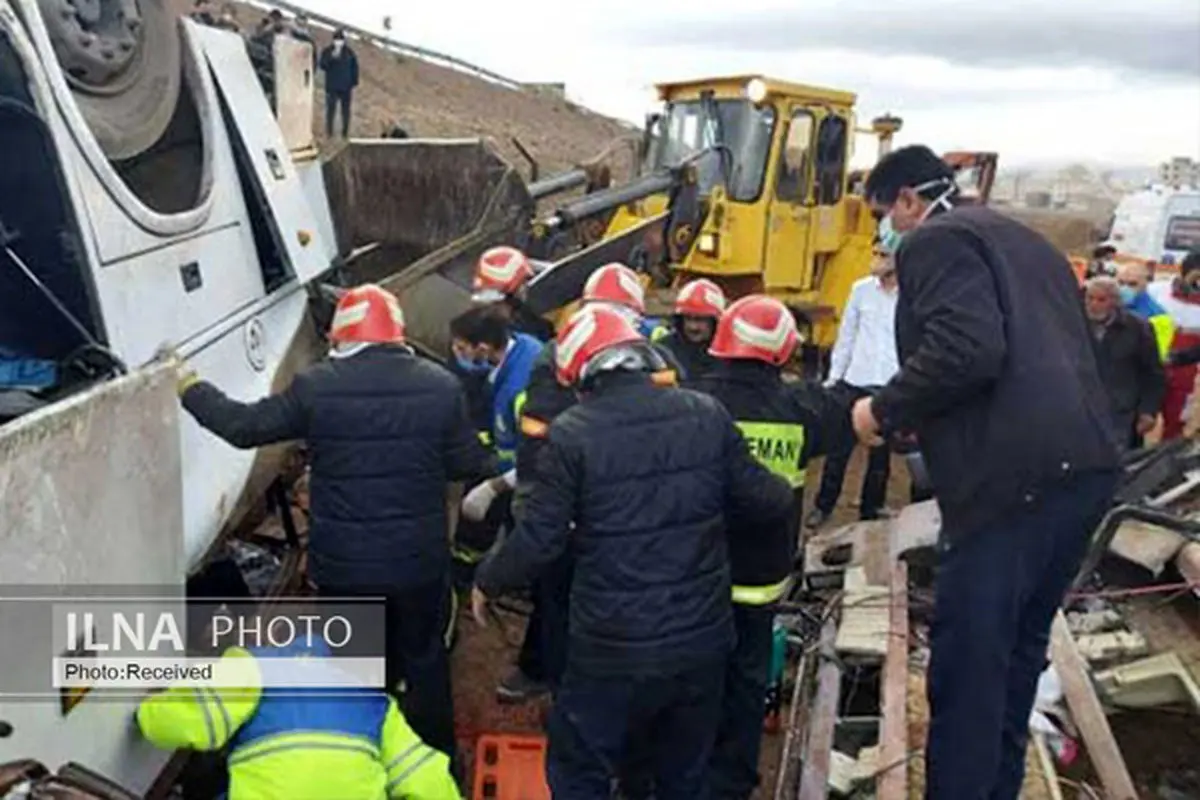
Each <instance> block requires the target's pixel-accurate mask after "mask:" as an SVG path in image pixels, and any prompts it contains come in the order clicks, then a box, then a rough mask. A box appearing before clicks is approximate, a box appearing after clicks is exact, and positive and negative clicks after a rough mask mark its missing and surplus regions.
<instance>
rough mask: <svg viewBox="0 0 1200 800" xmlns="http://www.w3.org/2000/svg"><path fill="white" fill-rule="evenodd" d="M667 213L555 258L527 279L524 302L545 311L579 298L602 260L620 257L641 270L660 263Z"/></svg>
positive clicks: (621, 260)
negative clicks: (527, 289)
mask: <svg viewBox="0 0 1200 800" xmlns="http://www.w3.org/2000/svg"><path fill="white" fill-rule="evenodd" d="M667 216H668V215H667V213H666V212H663V213H661V214H658V215H656V216H653V217H651V218H650V219H647V220H645V221H644V222H641V223H639V224H637V225H635V226H633V227H632V228H629V229H627V230H625V231H622V232H621V233H618V234H617V235H616V236H612V237H610V238H608V239H604V240H603V241H600V242H597V243H596V244H594V245H592V246H591V247H588V248H586V249H584V250H580V251H578V252H576V253H572V254H571V255H569V256H567V257H566V258H564V259H562V260H560V261H556V262H554V264H552V265H551V266H550V267H549V268H548V269H546V270H545V271H544V272H541V273H539V274H538V275H537V277H535V278H534V279H533V280H532V281H530V283H529V294H528V297H527V298H526V301H525V302H526V304H527V305H528V306H529V307H530V309H532V310H533V311H535V312H536V313H538V314H548V313H550V312H552V311H555V310H557V309H559V308H562V307H563V306H565V305H568V304H570V303H571V302H573V301H575V300H578V299H579V296H580V295H581V294H582V293H583V286H584V284H585V283H587V279H588V278H589V277H590V276H591V274H592V273H593V272H595V271H596V270H597V269H598V268H600V267H602V266H604V265H605V264H608V263H611V262H613V261H619V262H621V263H624V264H628V265H629V266H631V267H633V268H634V269H636V270H638V271H642V272H644V271H646V270H647V269H649V268H650V267H651V266H653V265H655V264H659V263H661V262H662V260H663V258H664V256H665V251H664V247H665V245H664V241H665V240H664V237H663V231H664V229H665V228H666V224H667Z"/></svg>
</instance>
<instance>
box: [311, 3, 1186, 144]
mask: <svg viewBox="0 0 1200 800" xmlns="http://www.w3.org/2000/svg"><path fill="white" fill-rule="evenodd" d="M294 2H298V3H299V4H302V5H305V6H307V7H310V8H311V9H313V10H314V11H316V12H318V13H325V14H329V15H330V16H336V17H338V18H340V19H344V20H345V21H347V22H350V23H352V24H357V25H361V26H362V27H365V28H370V29H372V30H380V21H381V20H382V18H383V17H384V16H385V15H391V16H392V19H393V29H392V35H393V36H395V37H396V38H398V39H400V40H402V41H406V42H411V43H413V44H419V45H422V46H425V47H429V48H433V49H437V50H442V51H445V52H449V53H453V54H454V55H457V56H459V57H460V58H463V59H466V60H468V61H472V62H474V63H477V64H480V65H482V66H485V67H488V68H490V69H493V70H495V71H497V72H499V73H501V74H504V75H508V76H510V77H512V78H515V79H517V80H522V81H563V82H565V83H566V84H567V91H568V93H569V94H570V95H571V96H572V97H574V98H575V99H577V100H579V101H580V102H583V103H585V104H586V105H589V106H591V107H593V108H595V109H597V110H599V111H602V112H605V113H608V114H612V115H614V116H618V117H622V118H625V119H629V120H633V121H640V120H641V119H642V117H643V114H644V113H645V111H647V110H649V108H650V107H651V104H652V97H653V95H652V89H651V86H652V84H653V83H654V82H656V81H660V80H669V79H673V78H687V77H698V76H702V75H720V74H738V73H747V72H748V73H763V74H767V75H771V76H774V77H779V78H784V79H788V80H794V81H799V82H804V83H810V84H817V85H824V86H831V87H835V88H839V89H848V90H850V91H854V92H856V93H857V94H858V96H859V109H858V114H859V119H860V121H866V120H869V119H870V118H871V117H873V116H876V115H878V114H880V113H883V112H891V113H894V114H897V115H899V116H901V117H902V118H903V119H904V121H905V128H904V130H903V131H902V132H901V133H900V134H899V136H898V137H897V140H898V142H900V143H905V142H917V141H922V142H926V143H928V144H930V145H932V146H934V147H935V148H937V149H940V150H948V149H994V150H997V151H999V152H1000V154H1001V164H1002V165H1004V164H1007V165H1008V166H1013V165H1025V164H1028V165H1035V166H1036V165H1040V164H1045V163H1051V162H1062V161H1071V160H1089V161H1097V162H1105V163H1111V164H1121V165H1142V164H1144V165H1153V164H1156V163H1158V162H1159V161H1162V160H1163V159H1165V158H1167V157H1169V156H1172V155H1190V156H1192V157H1197V156H1200V0H1041V2H1030V0H1003V2H990V3H988V2H984V3H980V2H977V0H903V2H900V0H888V1H886V2H885V0H735V1H734V2H721V3H718V2H716V0H706V2H696V0H651V1H649V2H647V1H646V0H606V1H605V2H603V3H590V2H587V3H569V2H563V1H562V0H555V1H554V2H552V1H551V0H502V1H501V2H497V1H496V0H437V2H424V3H410V2H402V0H294ZM704 6H709V8H710V9H711V10H708V11H697V9H700V8H703V7H704ZM859 150H860V152H859V158H857V159H856V160H859V161H862V160H863V159H864V158H866V159H868V160H869V157H870V156H872V155H873V151H872V149H871V148H870V147H869V146H868V143H867V142H866V141H863V142H860V148H859Z"/></svg>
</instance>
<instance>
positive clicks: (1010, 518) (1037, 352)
mask: <svg viewBox="0 0 1200 800" xmlns="http://www.w3.org/2000/svg"><path fill="white" fill-rule="evenodd" d="M956 194H957V187H956V186H955V182H954V172H953V170H952V169H951V168H950V167H949V166H948V165H947V164H946V163H945V162H944V161H942V159H941V158H939V157H938V156H937V154H936V153H934V152H933V151H932V150H930V149H929V148H928V147H924V146H921V145H917V146H911V147H903V148H900V149H898V150H894V151H892V152H891V153H889V154H888V155H887V156H885V157H884V158H882V159H880V161H879V163H878V164H876V165H875V167H874V168H873V169H872V170H871V174H870V176H869V177H868V178H867V189H866V201H867V202H868V204H869V205H870V206H871V209H872V212H873V213H874V214H875V215H876V218H877V219H879V220H880V222H879V241H880V245H881V247H882V248H883V249H884V250H885V251H886V252H889V253H892V254H893V255H894V257H895V260H896V276H897V278H898V279H899V281H900V294H899V300H898V303H897V306H896V342H897V346H898V349H899V354H900V371H899V372H898V373H896V375H895V377H893V378H892V379H891V380H890V381H889V382H888V383H887V385H886V386H884V387H883V388H882V389H881V390H880V391H879V392H878V393H877V394H875V395H874V396H873V397H866V398H863V399H861V400H858V401H857V402H856V403H855V405H854V408H853V410H852V421H853V424H854V429H855V433H856V434H857V435H858V437H859V440H860V441H862V442H863V443H864V444H868V445H875V444H879V443H880V442H881V441H882V440H883V439H884V438H885V437H889V436H891V435H892V433H893V432H897V433H908V432H914V433H916V435H917V437H918V440H919V443H920V448H921V454H922V456H923V458H924V461H925V463H926V465H927V466H928V468H929V472H930V475H931V476H932V479H933V485H934V488H935V490H936V492H937V502H938V506H939V508H940V510H941V515H942V529H941V546H940V547H939V548H938V564H937V570H938V572H937V582H936V584H937V585H936V597H935V601H934V619H935V620H936V622H935V624H934V626H933V629H932V631H931V656H930V664H929V673H928V678H929V701H930V708H931V712H932V718H931V721H930V729H929V739H928V744H927V746H926V771H925V772H926V776H927V778H926V797H927V798H929V800H964V798H983V797H986V798H990V799H991V800H1016V798H1017V795H1018V793H1019V792H1020V789H1021V782H1022V778H1023V776H1024V772H1025V751H1026V745H1027V743H1028V737H1029V712H1030V709H1031V708H1032V706H1033V699H1034V693H1035V690H1036V687H1037V681H1038V676H1039V675H1040V674H1041V672H1042V670H1043V669H1044V667H1045V665H1046V647H1047V643H1048V640H1049V633H1050V623H1051V621H1052V620H1053V618H1054V615H1055V612H1056V611H1057V610H1058V607H1059V606H1060V604H1061V603H1062V600H1063V595H1064V594H1065V592H1066V590H1067V587H1068V586H1069V585H1070V583H1071V581H1072V579H1073V578H1074V577H1075V574H1076V572H1077V571H1078V569H1079V567H1080V564H1081V562H1082V560H1083V556H1084V553H1085V552H1086V550H1087V547H1088V543H1089V542H1090V541H1091V536H1092V532H1093V530H1094V528H1095V526H1096V525H1097V524H1098V523H1099V521H1100V519H1101V518H1102V517H1103V515H1104V512H1105V511H1106V510H1107V508H1108V506H1109V503H1110V501H1111V498H1112V494H1113V490H1114V488H1115V486H1116V466H1117V447H1116V441H1115V439H1114V436H1113V433H1112V430H1111V424H1110V408H1109V402H1108V398H1107V395H1106V393H1105V390H1104V384H1103V382H1102V381H1101V378H1100V373H1099V369H1098V367H1097V364H1096V357H1095V354H1094V352H1093V349H1092V337H1091V333H1090V331H1089V329H1088V323H1087V319H1086V317H1085V316H1084V311H1083V303H1081V302H1080V300H1079V287H1078V285H1077V283H1076V281H1075V277H1074V275H1073V274H1072V271H1071V267H1070V265H1069V264H1068V263H1067V260H1066V258H1064V257H1063V255H1062V254H1061V253H1060V252H1059V251H1058V250H1057V249H1056V248H1055V247H1054V246H1053V245H1051V244H1050V242H1048V241H1046V239H1045V238H1044V237H1042V236H1041V235H1039V234H1038V233H1036V232H1035V231H1032V230H1030V229H1029V228H1027V227H1025V226H1024V225H1022V224H1021V223H1019V222H1017V221H1015V220H1013V219H1011V218H1010V217H1006V216H1004V215H1003V214H1000V213H998V212H996V211H995V210H993V209H990V208H988V207H986V206H978V205H972V206H966V207H961V208H960V207H956V205H955V198H956Z"/></svg>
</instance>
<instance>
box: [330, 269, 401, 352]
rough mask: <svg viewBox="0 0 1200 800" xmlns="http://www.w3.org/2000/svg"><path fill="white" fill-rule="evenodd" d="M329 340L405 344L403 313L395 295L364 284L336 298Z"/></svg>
mask: <svg viewBox="0 0 1200 800" xmlns="http://www.w3.org/2000/svg"><path fill="white" fill-rule="evenodd" d="M329 338H330V339H331V340H332V341H334V342H337V343H339V344H366V343H373V344H385V343H389V342H390V343H395V344H399V343H401V342H403V341H404V311H403V310H402V309H401V308H400V301H399V300H397V299H396V295H394V294H392V293H391V292H389V291H388V290H387V289H384V288H383V287H381V286H376V285H375V284H373V283H366V284H363V285H362V286H356V287H354V288H353V289H348V290H347V291H346V292H345V294H343V295H342V296H341V298H340V299H338V304H337V310H336V311H335V312H334V314H333V324H332V325H330V326H329Z"/></svg>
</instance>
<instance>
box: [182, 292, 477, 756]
mask: <svg viewBox="0 0 1200 800" xmlns="http://www.w3.org/2000/svg"><path fill="white" fill-rule="evenodd" d="M330 339H331V340H332V341H333V342H334V350H333V351H332V352H331V354H330V359H329V360H328V361H326V362H323V363H320V364H318V365H316V366H314V367H312V368H310V369H308V370H306V371H305V372H302V373H300V374H299V375H297V376H296V378H295V380H293V381H292V383H291V385H290V386H289V387H288V388H287V389H286V390H284V391H283V392H282V393H281V394H277V395H272V396H270V397H267V398H265V399H263V400H259V401H258V402H255V403H240V402H237V401H235V400H231V399H230V398H228V397H226V396H225V395H224V394H223V393H222V392H221V390H220V389H218V388H217V387H215V386H213V385H212V384H210V383H206V382H204V381H200V380H199V379H197V378H196V377H195V376H194V375H189V376H186V377H185V378H184V380H183V381H182V382H181V384H180V391H181V397H182V401H183V406H184V408H185V409H187V411H188V412H189V413H191V415H192V416H193V417H195V418H196V421H197V422H199V423H200V424H201V425H202V426H204V427H205V428H207V429H208V430H209V431H211V432H213V433H215V434H216V435H218V436H220V437H221V438H222V439H224V440H225V441H227V442H229V443H230V444H232V445H234V446H235V447H240V448H251V447H261V446H263V445H268V444H273V443H276V442H284V441H292V440H304V441H305V442H307V444H308V447H309V448H310V450H311V452H312V478H311V489H310V496H311V509H310V510H311V519H312V521H311V527H310V530H309V544H308V549H309V568H310V572H311V576H312V578H313V580H314V581H315V582H316V584H317V586H318V588H319V590H320V593H321V594H322V595H324V596H328V597H365V596H369V597H384V598H385V599H386V618H387V627H388V630H387V654H386V660H387V669H386V671H387V684H388V685H387V688H388V690H389V691H392V692H395V691H396V690H397V685H398V684H399V682H400V681H401V680H402V679H403V680H404V682H405V684H406V690H405V693H404V701H405V708H404V713H405V716H406V717H407V718H408V721H409V722H410V723H411V724H412V726H413V729H414V730H415V731H416V732H417V733H418V734H419V735H420V736H421V738H422V739H423V740H424V741H425V742H427V743H428V744H429V745H431V746H433V747H436V748H438V749H440V750H442V751H444V752H446V753H447V754H449V755H451V756H453V754H454V714H453V706H452V704H451V693H450V668H449V662H448V660H447V653H446V646H445V640H444V634H445V631H446V627H447V625H448V623H449V613H450V611H449V609H450V602H449V600H450V594H449V586H448V572H449V567H450V549H449V545H448V541H447V535H446V533H447V520H446V484H447V483H448V482H451V481H458V480H464V479H466V478H469V477H473V476H475V475H477V474H479V473H481V472H487V471H489V470H490V471H491V472H492V473H493V474H494V472H495V468H494V467H493V466H491V465H490V463H489V456H488V454H487V452H486V451H485V450H484V449H483V447H482V446H481V445H480V444H479V442H478V440H477V439H476V437H475V434H474V432H473V431H472V429H471V424H470V422H469V420H468V418H467V411H466V400H465V399H464V398H463V395H462V390H461V388H460V387H459V385H458V382H457V381H455V379H454V377H453V376H452V375H450V373H448V372H447V371H446V370H445V369H443V368H442V367H440V366H438V365H437V364H435V363H434V362H432V361H429V360H426V359H423V358H420V357H418V356H417V355H415V354H414V353H413V352H412V351H411V350H410V349H409V348H408V347H406V346H405V345H404V319H403V313H402V312H401V310H400V305H399V303H398V302H397V301H396V298H395V297H394V296H393V295H391V294H390V293H388V292H386V291H385V290H383V289H381V288H379V287H377V286H373V285H367V286H360V287H358V288H355V289H351V290H349V291H348V292H346V293H345V294H344V295H343V296H342V298H341V299H340V300H339V302H338V308H337V312H336V313H335V315H334V319H333V324H332V326H331V329H330Z"/></svg>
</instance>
